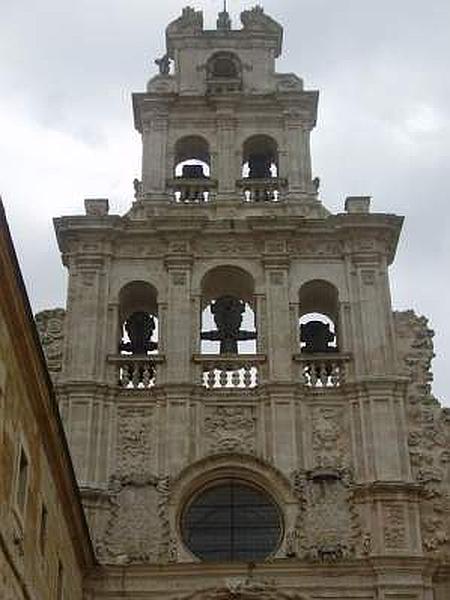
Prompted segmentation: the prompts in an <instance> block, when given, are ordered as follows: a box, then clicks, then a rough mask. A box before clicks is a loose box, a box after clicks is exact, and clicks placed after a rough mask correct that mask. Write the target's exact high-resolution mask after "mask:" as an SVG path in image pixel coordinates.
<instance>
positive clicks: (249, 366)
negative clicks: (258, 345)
mask: <svg viewBox="0 0 450 600" xmlns="http://www.w3.org/2000/svg"><path fill="white" fill-rule="evenodd" d="M194 360H195V362H197V363H199V364H200V365H201V382H202V384H203V386H204V387H205V388H207V389H254V388H256V387H258V385H259V384H260V381H261V363H262V362H264V361H265V356H262V355H254V354H250V355H236V356H232V355H230V356H224V355H211V354H208V355H196V356H195V357H194Z"/></svg>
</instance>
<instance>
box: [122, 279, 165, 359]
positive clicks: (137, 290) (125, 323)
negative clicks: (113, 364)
mask: <svg viewBox="0 0 450 600" xmlns="http://www.w3.org/2000/svg"><path fill="white" fill-rule="evenodd" d="M158 330H159V323H158V292H157V290H156V288H155V287H154V286H153V285H151V284H150V283H148V282H146V281H131V282H129V283H127V284H126V285H124V286H123V288H122V289H121V290H120V292H119V331H120V340H119V352H121V353H123V354H149V353H152V352H156V351H157V346H158Z"/></svg>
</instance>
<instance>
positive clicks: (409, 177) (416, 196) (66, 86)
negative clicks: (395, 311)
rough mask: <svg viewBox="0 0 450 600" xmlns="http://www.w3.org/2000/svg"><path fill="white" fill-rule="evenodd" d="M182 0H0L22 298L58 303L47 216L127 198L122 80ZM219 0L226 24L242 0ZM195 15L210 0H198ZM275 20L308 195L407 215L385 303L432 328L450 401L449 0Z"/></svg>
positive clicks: (1, 186) (287, 3)
mask: <svg viewBox="0 0 450 600" xmlns="http://www.w3.org/2000/svg"><path fill="white" fill-rule="evenodd" d="M187 3H188V2H183V0H181V1H179V0H165V2H155V1H154V0H89V1H87V0H77V2H74V1H73V0H70V1H69V0H0V192H1V194H2V196H3V201H4V204H5V207H6V210H7V214H8V217H9V222H10V226H11V229H12V233H13V237H14V240H15V243H16V247H17V251H18V254H19V258H20V261H21V265H22V269H23V272H24V275H25V279H26V282H27V285H28V292H29V295H30V298H31V301H32V304H33V307H34V309H35V310H36V311H37V310H41V309H43V308H48V307H53V306H56V305H61V306H63V305H64V304H65V284H66V280H65V273H64V270H63V268H62V267H61V264H60V259H59V254H58V249H57V246H56V242H55V237H54V234H53V227H52V223H51V219H52V217H54V216H58V215H61V214H76V213H82V212H83V199H84V198H85V197H108V198H109V199H110V204H111V208H112V212H124V211H125V210H127V209H128V207H129V206H130V203H131V200H132V191H133V190H132V183H131V182H132V180H133V179H134V178H135V177H139V175H140V173H139V170H140V138H139V136H138V134H137V133H136V132H135V131H134V130H133V125H132V112H131V92H133V91H142V90H143V89H144V86H145V83H146V81H147V80H148V79H149V77H150V76H151V75H152V74H154V73H155V66H154V65H153V60H154V58H155V57H157V56H160V55H161V54H163V53H164V29H165V26H166V25H167V23H168V22H169V21H171V20H173V19H174V18H175V17H177V16H178V15H179V13H180V12H181V8H182V7H183V6H184V5H185V4H187ZM253 4H254V2H247V1H245V2H239V1H238V0H231V1H230V2H229V6H230V12H231V13H232V17H233V21H234V25H235V27H236V26H237V25H238V15H239V12H240V11H241V10H242V9H243V8H247V7H250V6H252V5H253ZM191 5H192V6H195V7H196V8H202V9H203V10H204V11H205V20H206V24H207V25H208V26H211V25H212V24H213V22H214V21H215V17H216V12H217V10H218V9H219V7H220V6H221V2H220V1H219V0H217V1H213V0H210V1H207V0H198V1H197V2H191ZM264 8H265V10H266V12H267V13H268V14H270V15H271V16H273V17H274V18H276V19H277V20H278V21H280V22H281V23H282V24H283V25H284V27H285V38H284V40H285V44H284V54H283V57H282V58H281V59H280V60H279V63H278V69H279V70H280V71H295V72H296V73H298V74H299V75H300V76H301V77H303V78H304V81H305V85H306V87H307V88H310V89H319V90H320V94H321V95H320V103H319V122H318V126H317V129H316V131H315V133H314V135H313V161H314V173H315V174H316V175H319V176H320V178H321V182H322V184H321V190H322V198H323V201H324V202H325V204H326V205H327V206H328V207H329V208H330V209H331V210H333V211H341V210H342V207H343V202H344V199H345V197H346V196H347V195H372V196H373V210H375V211H378V212H394V213H397V214H401V215H405V217H406V221H405V226H404V229H403V234H402V237H401V240H400V246H399V251H398V255H397V260H396V263H395V266H394V267H393V268H392V270H391V279H392V288H393V302H394V307H395V308H399V309H404V308H409V307H411V308H414V309H415V310H416V311H417V312H418V313H420V314H423V315H426V316H427V317H429V319H430V323H431V326H432V327H433V328H434V329H435V330H436V337H435V349H436V354H437V357H436V359H435V361H434V370H435V383H434V392H435V394H436V395H437V396H438V397H439V398H440V399H441V400H442V401H444V402H446V403H448V404H450V311H449V308H448V307H449V305H450V265H449V263H450V217H449V212H450V193H449V192H450V184H449V178H450V169H449V158H450V102H449V98H450V77H449V64H448V63H449V59H450V35H449V31H450V2H449V0H432V1H431V2H423V1H422V0H376V2H374V1H373V0H370V1H369V0H340V1H339V2H336V0H266V1H265V2H264Z"/></svg>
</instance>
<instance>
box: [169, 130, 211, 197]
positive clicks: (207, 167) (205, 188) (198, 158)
mask: <svg viewBox="0 0 450 600" xmlns="http://www.w3.org/2000/svg"><path fill="white" fill-rule="evenodd" d="M173 168H174V176H175V181H176V185H175V202H183V203H189V202H207V201H208V200H209V195H210V175H211V156H210V150H209V144H208V142H207V141H206V140H205V139H204V138H202V137H200V136H197V135H190V136H186V137H183V138H181V139H180V140H178V141H177V143H176V144H175V149H174V167H173Z"/></svg>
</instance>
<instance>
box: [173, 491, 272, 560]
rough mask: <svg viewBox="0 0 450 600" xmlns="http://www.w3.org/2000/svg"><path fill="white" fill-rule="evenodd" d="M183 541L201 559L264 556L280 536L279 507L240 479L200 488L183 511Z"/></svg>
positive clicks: (238, 558)
mask: <svg viewBox="0 0 450 600" xmlns="http://www.w3.org/2000/svg"><path fill="white" fill-rule="evenodd" d="M182 529H183V537H184V541H185V543H186V545H187V547H188V548H189V550H191V552H192V553H193V554H195V555H196V556H197V557H198V558H201V559H203V560H209V561H213V560H216V561H218V560H223V561H246V562H253V561H259V560H263V559H264V558H266V557H267V556H269V555H270V554H272V553H273V552H274V551H275V550H276V548H277V546H278V544H279V542H280V539H281V533H282V526H281V515H280V511H279V509H278V507H277V505H276V504H275V502H274V501H273V500H272V498H270V496H268V495H267V494H266V493H265V492H263V491H262V490H260V489H259V488H256V487H253V486H251V485H248V484H246V483H243V482H241V481H233V480H232V481H227V482H222V483H219V484H217V485H214V486H212V487H209V488H207V489H206V490H204V491H202V492H200V493H199V494H198V495H196V496H195V497H194V499H193V500H192V501H191V502H190V503H189V505H188V506H187V508H186V509H185V511H184V514H183V518H182Z"/></svg>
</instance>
